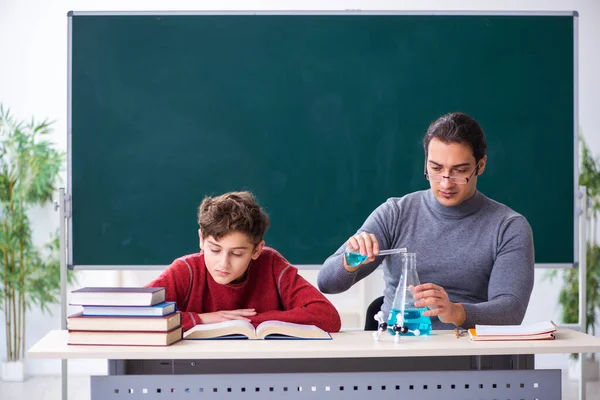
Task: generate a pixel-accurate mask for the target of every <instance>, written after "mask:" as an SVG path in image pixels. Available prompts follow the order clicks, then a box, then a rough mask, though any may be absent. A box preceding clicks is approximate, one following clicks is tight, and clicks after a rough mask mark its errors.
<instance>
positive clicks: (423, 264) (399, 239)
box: [317, 190, 534, 329]
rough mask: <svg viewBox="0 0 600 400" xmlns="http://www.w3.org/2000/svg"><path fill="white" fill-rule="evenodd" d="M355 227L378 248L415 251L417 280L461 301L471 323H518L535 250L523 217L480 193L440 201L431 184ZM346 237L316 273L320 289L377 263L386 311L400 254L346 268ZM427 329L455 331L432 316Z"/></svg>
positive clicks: (341, 286)
mask: <svg viewBox="0 0 600 400" xmlns="http://www.w3.org/2000/svg"><path fill="white" fill-rule="evenodd" d="M360 232H369V233H373V234H375V236H376V237H377V241H378V242H379V246H380V249H381V250H384V249H391V248H400V247H406V248H407V249H408V251H409V252H411V253H416V255H417V272H418V274H419V279H420V282H421V283H435V284H436V285H439V286H442V287H443V288H444V289H445V290H446V292H447V293H448V296H449V298H450V301H452V302H454V303H461V304H462V305H463V306H464V308H465V311H466V314H467V319H466V320H465V322H464V323H463V325H462V326H463V327H465V328H472V327H474V326H475V324H490V325H492V324H495V325H505V324H508V325H516V324H520V323H521V322H522V321H523V317H524V315H525V310H526V309H527V304H528V302H529V297H530V295H531V290H532V289H533V273H534V271H533V270H534V251H533V235H532V232H531V227H530V226H529V223H528V222H527V220H526V219H525V217H523V216H522V215H520V214H518V213H516V212H515V211H513V210H511V209H510V208H508V207H507V206H505V205H503V204H500V203H498V202H496V201H494V200H491V199H489V198H487V197H486V196H484V195H483V194H482V193H480V192H476V193H475V195H474V196H473V197H472V198H470V199H469V200H467V201H465V202H463V203H462V204H460V205H458V206H456V207H446V206H443V205H441V204H440V203H439V202H438V201H437V200H436V199H435V196H434V195H433V193H432V192H431V190H426V191H420V192H415V193H411V194H408V195H406V196H404V197H401V198H391V199H388V201H386V202H385V203H383V204H382V205H380V206H379V207H378V208H377V209H376V210H375V211H373V213H371V215H370V216H369V217H368V218H367V220H366V221H365V223H364V224H363V226H362V227H361V228H360V230H359V231H358V233H360ZM345 246H346V244H345V243H344V244H343V245H342V246H341V247H340V248H339V249H338V250H337V251H336V252H335V254H333V255H332V256H330V257H329V258H328V259H327V260H326V261H325V263H324V264H323V267H322V268H321V270H320V271H319V275H318V277H317V284H318V286H319V289H320V290H321V291H322V292H323V293H340V292H343V291H345V290H347V289H349V288H350V287H351V286H352V285H354V284H355V283H356V282H358V281H360V280H361V279H363V278H364V277H366V276H367V275H369V274H370V273H371V272H373V271H374V270H375V269H376V268H377V267H378V266H379V265H380V264H383V272H384V279H385V292H384V295H385V300H384V303H383V307H382V311H383V312H384V314H385V315H386V316H387V315H388V313H389V311H390V307H391V304H392V302H393V301H394V293H395V290H396V286H397V285H398V280H399V279H400V272H401V266H402V261H401V256H398V255H393V256H388V257H376V259H375V261H374V262H372V263H369V264H365V265H363V266H361V267H360V268H359V269H358V270H357V271H354V272H349V271H347V270H346V269H345V268H344V264H343V260H342V257H343V252H344V249H345ZM432 323H433V329H454V325H452V324H445V323H443V322H441V321H440V320H439V319H438V318H437V317H433V318H432Z"/></svg>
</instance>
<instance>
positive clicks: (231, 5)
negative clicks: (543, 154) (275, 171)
mask: <svg viewBox="0 0 600 400" xmlns="http://www.w3.org/2000/svg"><path fill="white" fill-rule="evenodd" d="M142 3H143V5H141V4H142ZM207 3H208V2H199V1H182V0H181V1H177V0H171V1H158V0H154V1H144V2H140V1H136V0H118V1H117V0H102V1H100V0H79V1H75V0H52V1H47V0H2V1H0V38H2V51H1V53H0V54H1V55H0V102H1V103H3V104H4V105H5V106H7V107H10V108H11V109H12V110H13V112H14V114H15V115H17V116H18V117H21V118H30V117H31V116H32V115H33V116H36V117H38V118H45V117H48V118H50V119H52V120H55V121H56V123H55V125H54V127H55V134H54V141H55V142H56V143H57V144H58V145H59V146H61V147H62V148H64V149H66V133H65V132H66V112H67V111H66V102H67V97H66V87H67V74H66V71H67V18H66V13H67V11H69V10H76V11H86V10H95V11H98V10H142V9H145V10H199V9H200V8H199V7H201V6H203V8H202V9H204V10H211V9H212V10H236V9H239V10H277V9H279V10H284V9H287V10H319V9H321V10H342V9H370V10H563V11H571V10H577V11H579V15H580V18H579V39H580V40H579V79H580V85H579V106H580V113H579V117H580V120H579V122H580V126H581V128H582V130H583V134H584V136H585V137H586V139H587V141H588V143H589V145H590V147H591V148H592V151H593V152H594V153H595V154H600V113H599V112H598V105H599V104H600V74H599V73H598V71H600V46H599V45H598V39H600V1H597V0H579V1H575V0H571V1H567V0H564V1H559V0H512V1H509V0H504V1H493V0H479V1H478V0H470V1H456V0H454V1H453V0H447V1H426V0H421V1H412V2H408V1H398V0H348V1H335V0H305V1H301V0H279V1H275V0H269V1H257V0H255V1H241V0H238V1H235V0H220V1H213V2H212V3H211V4H207ZM33 219H34V220H35V221H36V225H35V229H36V239H37V240H40V241H41V240H44V239H45V238H47V237H48V232H50V231H53V230H55V229H56V228H57V226H58V213H56V212H54V211H52V209H51V207H47V208H45V209H41V210H36V211H35V215H34V218H33ZM543 273H544V271H541V270H538V271H536V281H535V287H534V292H533V296H532V300H531V303H530V307H529V310H528V312H527V315H526V317H525V322H531V321H539V320H542V319H555V320H557V319H558V307H556V306H555V304H556V298H557V293H558V290H559V287H560V284H559V282H555V283H554V284H550V283H548V282H545V281H543V279H542V278H541V276H542V275H543ZM154 275H155V272H151V273H146V274H139V273H132V272H125V273H122V274H121V273H117V272H85V273H79V277H80V278H79V279H80V280H79V284H80V285H81V286H84V285H114V284H117V283H120V282H122V283H126V284H127V283H130V284H135V283H136V282H137V283H144V282H146V281H147V280H149V279H151V277H152V276H154ZM306 275H307V277H308V278H309V279H310V280H312V281H313V282H314V273H307V274H306ZM382 287H383V284H382V278H381V274H380V273H379V272H377V273H374V274H373V275H372V276H371V277H369V278H368V280H367V282H366V284H365V286H364V287H362V288H361V287H357V288H355V289H353V290H352V291H351V292H349V293H346V294H344V295H337V296H330V299H332V301H334V302H335V304H336V305H337V306H338V307H339V308H340V310H341V311H342V312H344V313H348V315H346V317H347V318H348V319H347V320H346V321H349V324H351V322H350V321H351V320H350V319H349V318H350V317H351V315H350V314H352V313H355V314H356V313H360V314H361V315H362V312H363V311H364V309H365V307H366V304H363V301H362V299H367V300H366V301H369V300H371V299H372V298H374V297H376V296H377V295H378V294H379V293H381V292H382ZM54 309H55V310H56V311H55V313H54V316H47V315H42V314H41V313H40V312H39V311H33V312H31V313H30V314H29V315H28V322H27V325H28V331H27V338H26V340H27V343H29V344H30V345H31V344H33V343H34V342H35V341H37V340H38V339H39V338H40V337H42V336H43V335H44V334H45V333H46V332H47V331H48V330H50V329H57V328H59V327H60V323H59V319H58V315H59V314H60V313H59V311H58V308H57V307H54ZM2 318H3V317H2V316H1V315H0V326H1V325H2V324H3V319H2ZM359 322H360V324H362V318H361V319H360V320H359ZM0 349H1V350H0V359H2V358H3V357H4V356H5V353H4V351H5V349H4V330H3V329H0ZM542 361H543V362H544V363H545V364H544V365H545V366H555V365H557V366H559V367H560V366H562V365H563V364H564V357H563V358H560V357H559V358H556V357H554V358H547V359H545V358H544V359H543V360H542ZM29 371H30V373H31V374H57V373H59V372H60V367H59V362H58V361H39V360H30V361H29ZM70 371H71V372H72V373H82V374H86V373H103V372H104V371H105V367H104V364H103V363H101V362H83V363H78V364H77V365H73V364H71V370H70Z"/></svg>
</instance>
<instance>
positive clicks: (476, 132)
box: [423, 112, 487, 163]
mask: <svg viewBox="0 0 600 400" xmlns="http://www.w3.org/2000/svg"><path fill="white" fill-rule="evenodd" d="M433 138H437V139H438V140H441V141H442V142H444V143H466V144H468V145H469V146H471V150H472V151H473V156H474V157H475V163H478V162H479V160H481V159H482V158H483V156H485V153H486V150H487V142H486V140H485V135H484V134H483V129H481V126H480V125H479V123H478V122H477V121H476V120H475V119H474V118H473V117H471V116H470V115H468V114H465V113H461V112H453V113H449V114H446V115H443V116H441V117H440V118H438V119H436V120H435V121H433V122H432V123H431V125H429V128H428V129H427V133H426V134H425V137H423V148H424V150H425V157H427V151H428V150H429V142H431V139H433Z"/></svg>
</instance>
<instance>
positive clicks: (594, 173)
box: [549, 138, 600, 380]
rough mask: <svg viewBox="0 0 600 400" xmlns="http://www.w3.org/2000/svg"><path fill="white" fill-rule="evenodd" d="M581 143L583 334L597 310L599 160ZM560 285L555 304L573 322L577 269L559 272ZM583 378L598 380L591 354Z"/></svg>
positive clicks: (599, 279) (576, 305)
mask: <svg viewBox="0 0 600 400" xmlns="http://www.w3.org/2000/svg"><path fill="white" fill-rule="evenodd" d="M580 143H581V171H580V173H579V184H580V185H581V186H585V188H586V189H585V190H586V193H587V198H588V209H587V215H586V216H585V217H586V219H587V221H588V222H587V232H586V236H587V243H586V247H587V248H586V263H587V270H586V300H587V304H585V314H586V325H585V333H588V334H592V335H595V334H596V330H595V325H596V322H597V313H598V311H599V310H600V247H599V246H598V242H597V239H596V229H597V223H598V216H599V215H600V159H597V158H594V156H593V155H592V153H591V151H590V149H589V148H588V146H587V144H586V142H585V141H584V140H583V138H580ZM558 275H559V272H558V271H557V270H553V271H551V272H550V273H549V276H550V278H551V279H553V278H556V277H557V276H558ZM561 278H562V283H563V286H562V288H561V290H560V293H559V297H558V303H559V304H560V307H561V319H562V322H563V323H567V324H576V323H577V322H578V319H579V270H578V269H576V268H570V269H566V270H562V271H561ZM571 360H572V362H571V365H570V375H571V376H577V375H576V371H577V362H579V361H578V354H571ZM585 362H586V368H585V369H586V378H587V380H597V379H598V370H599V368H598V360H596V357H595V354H594V353H592V354H590V356H589V357H588V358H587V359H586V360H585Z"/></svg>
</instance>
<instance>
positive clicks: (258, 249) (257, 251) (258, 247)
mask: <svg viewBox="0 0 600 400" xmlns="http://www.w3.org/2000/svg"><path fill="white" fill-rule="evenodd" d="M264 247H265V241H264V240H261V241H260V243H259V244H257V245H256V247H254V251H253V252H252V259H253V260H256V259H257V258H258V256H260V252H261V251H262V249H263V248H264Z"/></svg>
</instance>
